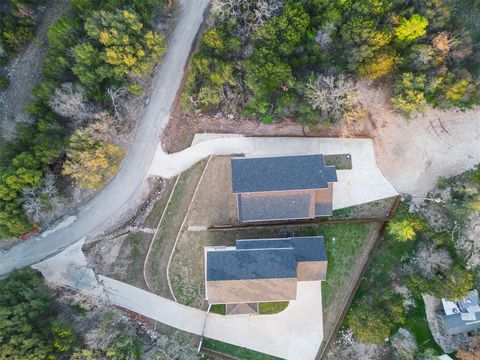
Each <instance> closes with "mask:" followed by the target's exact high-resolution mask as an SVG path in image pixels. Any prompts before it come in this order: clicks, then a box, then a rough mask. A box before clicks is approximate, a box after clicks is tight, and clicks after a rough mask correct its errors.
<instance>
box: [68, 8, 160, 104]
mask: <svg viewBox="0 0 480 360" xmlns="http://www.w3.org/2000/svg"><path fill="white" fill-rule="evenodd" d="M85 31H86V32H87V36H88V39H89V40H88V42H85V43H83V44H80V45H77V46H75V47H74V48H73V57H74V66H73V67H72V70H73V72H74V74H75V75H77V76H78V78H79V80H80V82H81V83H82V85H83V86H84V87H85V88H86V89H87V92H88V94H89V95H90V96H91V97H94V98H95V97H101V96H102V94H103V92H102V90H104V89H105V88H107V87H108V86H112V85H114V86H122V85H124V84H125V83H126V81H127V77H128V78H134V77H145V76H147V75H148V74H149V73H150V71H151V70H152V67H153V64H154V62H155V61H159V60H160V58H161V56H162V55H163V53H164V52H165V39H164V37H163V36H162V35H160V34H159V33H157V32H154V31H147V30H146V29H145V28H144V26H143V24H142V22H141V19H140V17H139V15H138V14H137V13H135V12H134V11H133V10H117V11H116V12H108V11H97V12H94V13H93V14H92V16H91V17H89V18H88V19H87V20H86V22H85ZM132 85H134V84H132ZM134 88H135V86H134Z"/></svg>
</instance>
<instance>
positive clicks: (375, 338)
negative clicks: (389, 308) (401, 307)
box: [347, 303, 390, 344]
mask: <svg viewBox="0 0 480 360" xmlns="http://www.w3.org/2000/svg"><path fill="white" fill-rule="evenodd" d="M347 324H348V326H349V327H350V328H351V329H352V330H353V332H354V334H355V338H356V339H357V340H358V341H359V342H361V343H364V344H383V343H384V342H385V340H386V339H387V338H388V336H389V335H390V326H389V324H390V321H389V319H388V317H386V316H385V315H384V314H383V313H382V312H381V311H378V309H375V308H372V307H371V306H370V305H368V304H366V303H362V304H360V305H359V306H357V307H354V308H352V309H351V310H350V312H349V313H348V316H347Z"/></svg>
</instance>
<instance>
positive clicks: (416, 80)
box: [392, 72, 426, 118]
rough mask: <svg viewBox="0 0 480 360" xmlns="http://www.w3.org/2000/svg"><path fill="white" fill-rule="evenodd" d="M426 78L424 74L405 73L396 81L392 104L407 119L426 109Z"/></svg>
mask: <svg viewBox="0 0 480 360" xmlns="http://www.w3.org/2000/svg"><path fill="white" fill-rule="evenodd" d="M425 86H426V78H425V75H423V74H413V73H410V72H406V73H403V74H402V75H401V76H400V77H399V78H398V79H397V80H396V81H395V87H394V90H393V94H394V97H393V98H392V104H393V107H394V108H395V110H396V111H398V112H400V113H401V114H402V115H404V116H405V117H406V118H410V117H411V116H412V114H413V113H415V112H422V111H423V110H424V109H425V102H426V101H425Z"/></svg>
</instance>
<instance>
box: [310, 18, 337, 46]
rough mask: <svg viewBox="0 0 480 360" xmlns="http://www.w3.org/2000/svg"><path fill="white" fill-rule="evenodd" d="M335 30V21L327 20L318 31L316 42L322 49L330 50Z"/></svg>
mask: <svg viewBox="0 0 480 360" xmlns="http://www.w3.org/2000/svg"><path fill="white" fill-rule="evenodd" d="M334 31H335V23H334V22H333V21H329V22H327V23H326V24H325V25H323V26H322V27H321V28H320V29H318V31H317V35H316V36H315V42H316V43H317V44H318V45H319V46H320V49H322V50H328V49H329V48H330V45H331V44H332V34H333V32H334Z"/></svg>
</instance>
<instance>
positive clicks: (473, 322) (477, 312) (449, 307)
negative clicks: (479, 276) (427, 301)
mask: <svg viewBox="0 0 480 360" xmlns="http://www.w3.org/2000/svg"><path fill="white" fill-rule="evenodd" d="M479 302H480V301H479V298H478V292H477V290H472V291H470V292H469V294H468V295H467V296H466V297H465V298H463V299H460V300H458V301H456V302H454V301H449V300H446V299H442V304H443V310H444V312H445V315H443V316H442V319H443V324H444V326H445V329H446V330H447V333H448V334H450V335H454V334H460V333H464V332H469V331H473V330H477V329H480V306H479Z"/></svg>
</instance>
